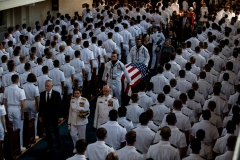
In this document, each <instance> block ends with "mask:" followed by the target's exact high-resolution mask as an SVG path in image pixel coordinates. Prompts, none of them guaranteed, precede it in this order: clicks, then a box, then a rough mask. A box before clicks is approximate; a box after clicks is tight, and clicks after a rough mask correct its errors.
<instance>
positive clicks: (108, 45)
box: [102, 39, 117, 59]
mask: <svg viewBox="0 0 240 160" xmlns="http://www.w3.org/2000/svg"><path fill="white" fill-rule="evenodd" d="M102 47H103V48H105V50H106V53H107V58H109V59H110V58H111V55H112V52H113V51H114V50H115V51H116V50H117V45H116V43H115V42H114V41H113V40H112V39H108V40H106V41H105V42H103V44H102Z"/></svg>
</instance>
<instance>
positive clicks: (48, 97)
mask: <svg viewBox="0 0 240 160" xmlns="http://www.w3.org/2000/svg"><path fill="white" fill-rule="evenodd" d="M49 94H50V93H49V92H48V93H47V102H48V101H49V99H50V96H49Z"/></svg>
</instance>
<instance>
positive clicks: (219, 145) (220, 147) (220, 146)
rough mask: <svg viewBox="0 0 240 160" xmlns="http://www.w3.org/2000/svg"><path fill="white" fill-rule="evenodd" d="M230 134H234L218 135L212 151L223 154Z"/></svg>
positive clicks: (226, 148)
mask: <svg viewBox="0 0 240 160" xmlns="http://www.w3.org/2000/svg"><path fill="white" fill-rule="evenodd" d="M230 136H234V134H231V133H227V134H226V135H225V136H223V137H220V138H218V139H217V141H216V143H215V145H214V147H213V151H214V152H215V153H217V154H224V153H226V152H227V150H228V147H227V139H228V138H229V137H230Z"/></svg>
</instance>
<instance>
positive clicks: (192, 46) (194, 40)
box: [185, 37, 200, 50]
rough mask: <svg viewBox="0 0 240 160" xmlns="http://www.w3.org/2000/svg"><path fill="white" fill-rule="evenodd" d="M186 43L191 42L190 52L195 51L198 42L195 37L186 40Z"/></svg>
mask: <svg viewBox="0 0 240 160" xmlns="http://www.w3.org/2000/svg"><path fill="white" fill-rule="evenodd" d="M187 41H190V42H191V44H192V45H191V49H192V50H195V47H197V46H198V45H199V42H200V41H199V40H198V39H197V38H196V37H191V38H189V39H188V40H186V41H185V42H187Z"/></svg>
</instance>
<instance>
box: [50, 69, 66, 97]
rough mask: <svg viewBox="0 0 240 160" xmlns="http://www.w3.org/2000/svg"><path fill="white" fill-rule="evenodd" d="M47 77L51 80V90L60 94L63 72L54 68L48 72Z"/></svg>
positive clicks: (63, 78) (63, 79)
mask: <svg viewBox="0 0 240 160" xmlns="http://www.w3.org/2000/svg"><path fill="white" fill-rule="evenodd" d="M49 77H51V78H52V80H53V90H55V91H58V92H59V93H60V94H62V86H61V82H64V81H65V77H64V74H63V72H62V71H61V70H60V69H59V68H54V69H52V70H50V71H49Z"/></svg>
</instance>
